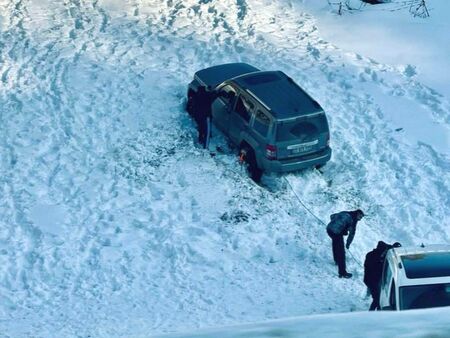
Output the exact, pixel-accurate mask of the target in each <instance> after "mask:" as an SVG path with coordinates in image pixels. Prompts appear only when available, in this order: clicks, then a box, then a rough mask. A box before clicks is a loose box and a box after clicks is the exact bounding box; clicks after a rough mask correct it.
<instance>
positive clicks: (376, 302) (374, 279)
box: [364, 241, 402, 311]
mask: <svg viewBox="0 0 450 338" xmlns="http://www.w3.org/2000/svg"><path fill="white" fill-rule="evenodd" d="M401 246H402V245H401V244H400V243H399V242H395V243H394V244H392V245H390V244H387V243H385V242H383V241H379V242H378V245H377V247H376V248H375V249H373V250H372V251H370V252H369V253H367V255H366V259H365V261H364V284H366V286H367V288H368V289H369V291H370V295H371V296H372V304H370V308H369V311H374V310H380V284H381V274H382V270H383V264H384V259H385V258H386V253H387V251H388V250H389V249H392V248H398V247H401Z"/></svg>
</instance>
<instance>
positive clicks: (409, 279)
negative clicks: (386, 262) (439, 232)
mask: <svg viewBox="0 0 450 338" xmlns="http://www.w3.org/2000/svg"><path fill="white" fill-rule="evenodd" d="M390 256H391V258H392V261H393V263H394V264H396V266H397V267H398V268H397V269H396V270H397V283H398V285H399V286H404V285H422V284H438V283H450V245H447V244H441V245H426V246H409V247H399V248H393V249H392V250H390Z"/></svg>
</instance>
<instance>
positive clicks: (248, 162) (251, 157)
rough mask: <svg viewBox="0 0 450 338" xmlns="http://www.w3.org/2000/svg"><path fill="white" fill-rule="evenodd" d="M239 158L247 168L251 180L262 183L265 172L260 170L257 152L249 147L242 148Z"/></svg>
mask: <svg viewBox="0 0 450 338" xmlns="http://www.w3.org/2000/svg"><path fill="white" fill-rule="evenodd" d="M239 158H240V160H241V161H242V162H244V164H245V166H246V167H247V171H248V174H249V176H250V178H251V179H252V180H253V181H255V182H256V183H259V182H260V181H261V176H262V174H263V171H262V170H261V169H259V168H258V164H257V162H256V156H255V151H254V150H253V149H252V148H251V147H249V146H247V145H244V146H241V147H240V149H239Z"/></svg>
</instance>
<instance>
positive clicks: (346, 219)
mask: <svg viewBox="0 0 450 338" xmlns="http://www.w3.org/2000/svg"><path fill="white" fill-rule="evenodd" d="M363 217H364V213H363V212H362V210H360V209H358V210H354V211H341V212H339V213H337V214H332V215H331V216H330V223H328V225H327V234H328V236H330V238H331V241H332V248H333V259H334V262H335V263H336V264H337V266H338V272H339V278H341V277H344V278H350V277H351V276H352V275H351V274H349V273H348V272H347V271H346V267H345V249H344V236H347V235H348V237H347V243H346V245H345V247H346V248H347V249H349V248H350V244H351V243H352V241H353V238H354V237H355V231H356V224H357V223H358V221H360V220H361V219H362V218H363Z"/></svg>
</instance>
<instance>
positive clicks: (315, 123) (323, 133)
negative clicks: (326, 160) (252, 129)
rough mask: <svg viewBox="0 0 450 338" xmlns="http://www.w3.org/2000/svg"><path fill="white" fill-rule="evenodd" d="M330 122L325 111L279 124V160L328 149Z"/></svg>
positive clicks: (277, 132)
mask: <svg viewBox="0 0 450 338" xmlns="http://www.w3.org/2000/svg"><path fill="white" fill-rule="evenodd" d="M329 135H330V134H329V129H328V121H327V118H326V116H325V113H324V112H323V111H320V112H317V113H313V114H308V115H304V116H300V117H297V118H292V119H287V120H280V121H278V122H277V130H276V145H277V149H278V159H287V158H294V157H299V156H302V155H307V154H309V153H315V152H318V151H320V150H322V149H325V148H326V147H327V142H328V139H329Z"/></svg>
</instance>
